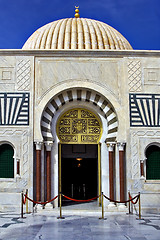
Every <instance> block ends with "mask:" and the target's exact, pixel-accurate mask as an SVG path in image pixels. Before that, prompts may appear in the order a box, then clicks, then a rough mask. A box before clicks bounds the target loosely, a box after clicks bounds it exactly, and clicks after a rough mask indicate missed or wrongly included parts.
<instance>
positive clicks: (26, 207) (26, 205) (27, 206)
mask: <svg viewBox="0 0 160 240" xmlns="http://www.w3.org/2000/svg"><path fill="white" fill-rule="evenodd" d="M26 196H27V197H28V189H26ZM26 213H28V199H27V198H26Z"/></svg>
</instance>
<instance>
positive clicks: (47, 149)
mask: <svg viewBox="0 0 160 240" xmlns="http://www.w3.org/2000/svg"><path fill="white" fill-rule="evenodd" d="M45 146H46V151H47V152H51V150H52V146H53V142H47V143H45Z"/></svg>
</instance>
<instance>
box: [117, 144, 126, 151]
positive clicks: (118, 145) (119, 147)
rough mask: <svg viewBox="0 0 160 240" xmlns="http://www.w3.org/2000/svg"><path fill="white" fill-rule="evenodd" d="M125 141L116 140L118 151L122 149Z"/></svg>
mask: <svg viewBox="0 0 160 240" xmlns="http://www.w3.org/2000/svg"><path fill="white" fill-rule="evenodd" d="M125 144H126V143H125V142H118V143H117V147H118V149H119V151H124V146H125Z"/></svg>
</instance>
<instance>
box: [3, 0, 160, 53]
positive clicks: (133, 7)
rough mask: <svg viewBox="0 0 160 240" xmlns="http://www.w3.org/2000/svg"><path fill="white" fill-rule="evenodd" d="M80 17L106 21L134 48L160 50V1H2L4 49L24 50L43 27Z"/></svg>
mask: <svg viewBox="0 0 160 240" xmlns="http://www.w3.org/2000/svg"><path fill="white" fill-rule="evenodd" d="M74 6H79V7H80V16H81V17H84V18H91V19H96V20H99V21H102V22H105V23H107V24H109V25H111V26H112V27H114V28H115V29H117V30H118V31H119V32H121V33H122V34H123V35H124V36H125V37H126V38H127V40H128V41H129V42H130V44H131V45H132V47H133V48H134V49H143V50H160V0H92V1H91V0H74V1H73V0H0V49H20V48H22V46H23V44H24V43H25V41H26V40H27V39H28V37H29V36H30V35H31V34H32V33H33V32H34V31H35V30H36V29H38V28H39V27H41V26H43V25H45V24H47V23H49V22H52V21H54V20H58V19H61V18H69V17H74Z"/></svg>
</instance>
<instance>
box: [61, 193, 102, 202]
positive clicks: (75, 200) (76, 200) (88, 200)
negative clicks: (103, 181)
mask: <svg viewBox="0 0 160 240" xmlns="http://www.w3.org/2000/svg"><path fill="white" fill-rule="evenodd" d="M62 196H63V197H65V198H67V199H69V200H72V201H74V202H90V201H92V200H95V199H97V198H99V197H100V196H97V197H94V198H91V199H87V200H78V199H74V198H70V197H67V196H65V195H63V194H62Z"/></svg>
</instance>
